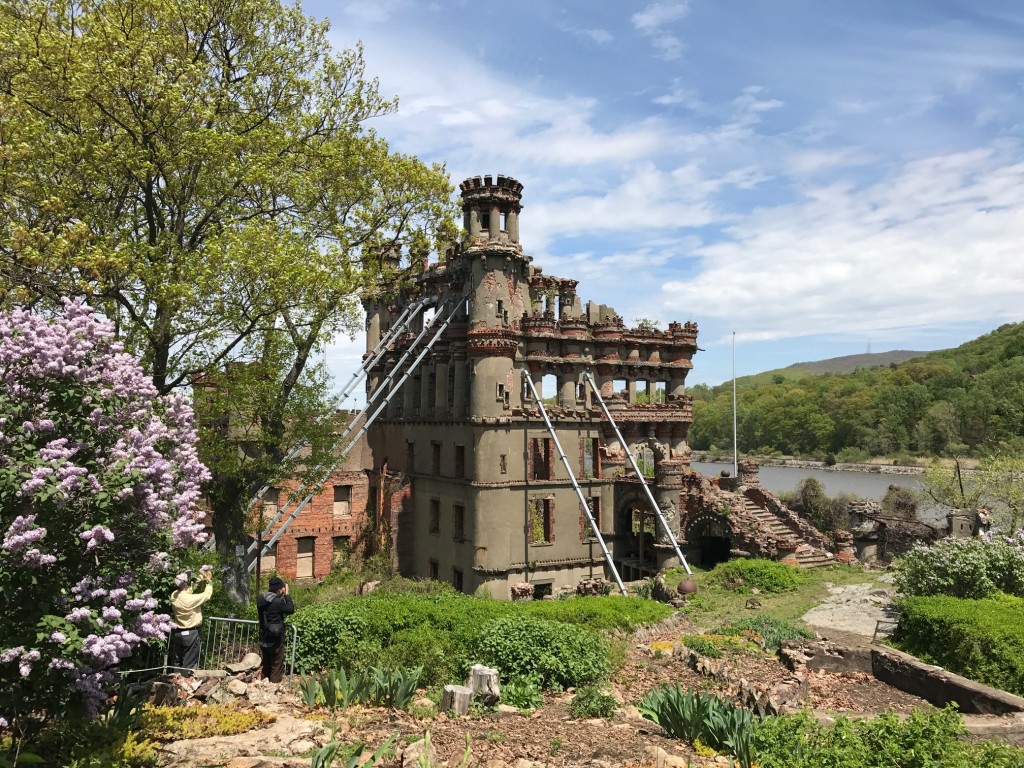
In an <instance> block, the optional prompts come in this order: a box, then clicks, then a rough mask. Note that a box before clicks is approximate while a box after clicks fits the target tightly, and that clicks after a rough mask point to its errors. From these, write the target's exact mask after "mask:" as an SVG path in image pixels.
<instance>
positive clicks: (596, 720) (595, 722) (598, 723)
mask: <svg viewBox="0 0 1024 768" xmlns="http://www.w3.org/2000/svg"><path fill="white" fill-rule="evenodd" d="M583 724H584V725H592V726H594V727H595V728H601V727H603V726H605V725H608V722H607V721H606V720H605V719H604V718H603V717H592V718H590V719H589V720H584V721H583Z"/></svg>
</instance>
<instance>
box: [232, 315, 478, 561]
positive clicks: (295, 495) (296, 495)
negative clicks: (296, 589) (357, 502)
mask: <svg viewBox="0 0 1024 768" xmlns="http://www.w3.org/2000/svg"><path fill="white" fill-rule="evenodd" d="M465 300H466V296H463V297H462V299H461V300H460V301H459V303H458V304H456V306H455V309H456V311H457V310H458V308H459V307H460V306H462V302H464V301H465ZM454 314H455V313H454V312H453V313H452V317H454ZM440 316H441V315H440V313H439V312H438V313H437V314H435V315H434V316H433V317H432V318H431V319H430V322H429V323H427V324H426V325H425V326H424V327H423V330H421V331H420V332H419V335H417V336H416V338H415V339H413V341H412V343H411V344H410V345H409V347H408V349H406V351H405V354H403V355H402V357H401V358H399V360H398V362H397V363H396V364H395V366H394V368H392V369H391V370H390V371H389V372H388V375H387V376H386V377H385V378H384V380H383V381H381V383H380V385H379V386H378V387H377V389H375V390H374V391H373V392H372V393H370V397H369V398H367V401H366V405H365V406H364V407H363V409H362V410H361V411H360V412H359V413H357V414H356V415H355V417H354V418H353V419H352V420H351V421H350V422H349V423H348V424H347V425H346V426H345V429H344V431H343V432H342V433H341V435H340V436H339V437H338V439H337V440H335V441H334V443H333V444H332V445H331V449H330V450H331V452H332V453H333V452H334V451H336V450H338V448H339V447H341V446H342V445H344V443H345V441H346V440H347V439H348V436H349V435H350V434H352V430H353V429H354V428H355V425H356V424H357V423H358V422H359V421H360V420H361V419H362V418H363V417H364V416H365V415H366V414H367V412H368V411H369V410H370V408H371V407H372V406H373V405H374V404H376V402H377V400H378V399H379V398H380V396H381V393H383V392H384V391H385V390H386V389H387V384H388V382H390V381H391V379H392V378H394V375H395V372H396V371H397V370H398V369H400V368H401V367H402V364H403V363H405V361H406V360H408V359H409V355H411V354H412V352H413V350H414V349H415V348H416V345H417V344H419V343H420V341H422V340H423V337H424V336H426V335H427V334H428V333H429V332H430V329H431V328H432V327H433V325H434V323H436V322H437V321H438V319H439V318H440ZM412 319H413V318H412V317H410V318H409V321H412ZM445 327H447V323H445ZM392 330H394V329H392ZM396 336H397V334H396ZM404 380H405V379H403V381H404ZM390 399H391V394H388V395H387V397H386V398H385V400H384V402H385V403H386V402H387V401H388V400H390ZM374 417H376V414H374ZM360 434H362V433H360ZM302 447H303V446H300V447H299V450H301V448H302ZM348 450H349V449H346V450H345V452H344V453H343V454H342V458H344V456H345V455H346V454H347V453H348ZM338 463H340V460H339V462H336V463H335V464H334V465H333V466H337V464H338ZM333 466H332V471H333ZM269 487H270V486H266V487H265V488H264V489H263V491H262V492H261V493H260V494H259V495H260V496H262V495H263V493H266V490H267V488H269ZM309 487H310V483H308V482H306V479H305V478H303V480H302V482H301V483H299V486H298V487H297V488H296V489H295V490H294V491H292V492H291V494H289V495H288V499H287V501H285V503H284V504H282V505H281V506H280V507H278V509H277V513H276V514H275V515H274V517H273V518H271V520H270V522H269V523H267V525H266V527H265V528H264V529H263V532H262V535H261V536H260V539H259V540H260V541H262V540H263V536H266V535H267V534H269V533H270V531H272V530H273V528H274V526H275V525H277V521H278V520H280V519H281V518H282V517H283V516H284V513H285V512H286V511H287V510H288V507H289V506H290V505H292V504H294V503H295V502H297V501H298V500H299V499H300V498H302V494H303V493H304V492H305V491H306V489H307V488H309ZM257 498H259V497H257ZM254 501H255V500H254ZM253 503H254V502H250V505H249V507H248V508H247V510H246V511H248V509H251V508H252V504H253ZM291 519H294V518H291ZM275 540H276V539H275ZM257 546H259V542H258V541H253V543H252V544H250V545H249V546H248V548H247V549H246V551H245V554H246V557H249V556H251V555H252V553H253V552H255V551H256V547H257ZM269 546H270V545H269V544H267V547H269ZM250 570H251V569H250Z"/></svg>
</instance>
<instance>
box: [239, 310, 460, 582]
mask: <svg viewBox="0 0 1024 768" xmlns="http://www.w3.org/2000/svg"><path fill="white" fill-rule="evenodd" d="M467 298H469V294H468V293H466V294H464V295H463V296H462V298H460V299H459V300H458V301H457V302H456V303H455V306H454V307H453V308H452V311H451V312H449V313H448V315H447V316H446V317H445V319H444V321H443V322H442V323H441V325H440V326H439V327H438V329H437V331H436V332H435V333H434V335H433V336H432V337H431V339H430V341H429V342H427V345H426V346H425V347H424V348H423V350H422V351H421V352H420V354H419V355H418V356H417V357H416V359H415V360H414V361H413V362H412V363H411V364H410V365H409V368H408V369H407V370H406V372H405V374H404V375H403V376H402V378H401V379H399V380H398V383H397V384H396V385H395V387H394V389H393V390H392V391H391V392H389V393H388V394H387V395H386V396H385V397H384V401H383V402H382V403H381V404H380V405H379V406H378V407H377V409H376V410H375V411H374V412H373V413H372V414H370V416H369V418H368V419H367V420H366V422H365V423H364V424H363V426H362V428H361V429H360V430H359V432H358V433H357V434H356V436H355V437H354V438H352V441H351V442H350V443H349V444H348V445H346V446H345V447H344V448H343V449H342V450H341V453H339V454H338V456H337V457H336V458H335V459H334V461H333V462H332V463H331V465H330V466H328V467H327V468H326V470H324V469H323V468H324V465H320V467H315V468H314V469H313V472H317V471H318V470H320V471H319V473H318V479H317V481H316V482H315V483H307V482H305V481H303V485H304V486H305V487H306V488H311V490H310V491H309V492H308V493H307V494H306V496H305V498H303V500H302V502H301V503H299V504H298V505H297V506H296V507H295V509H294V510H292V512H291V514H290V515H289V516H288V519H287V520H285V521H284V524H283V525H282V526H281V527H280V528H278V530H277V533H275V534H274V535H273V536H271V537H270V541H268V542H267V543H266V544H265V545H264V546H263V554H266V552H267V550H269V549H270V548H271V547H272V546H274V544H276V543H277V540H278V539H280V538H281V536H282V535H283V534H284V532H285V531H286V530H288V527H289V526H290V525H291V524H292V522H293V521H294V520H295V518H296V517H298V516H299V513H300V512H301V511H302V510H303V509H305V507H306V505H307V504H309V502H310V501H312V499H313V496H314V495H316V488H317V487H318V486H319V485H320V484H321V483H323V482H325V481H326V480H327V478H329V477H330V476H331V473H332V472H333V471H334V470H335V468H337V466H338V465H339V464H341V462H343V461H344V460H345V457H346V456H348V453H349V451H351V450H352V448H353V447H354V446H355V445H356V443H358V442H359V439H360V438H361V437H362V436H363V434H364V433H365V432H366V431H367V430H368V429H369V428H370V425H371V424H373V422H374V421H375V420H376V419H377V417H378V416H379V415H380V413H381V411H383V410H384V408H386V407H387V404H388V401H389V400H391V398H392V397H393V396H394V395H395V394H397V393H398V391H399V390H401V388H402V385H403V384H404V383H405V381H406V379H408V378H409V376H411V375H412V373H413V371H415V370H416V368H417V367H418V366H419V364H420V363H421V362H423V359H424V358H425V357H426V356H427V354H428V353H429V352H430V350H431V349H432V348H433V346H434V344H436V343H437V340H438V339H440V338H441V334H443V333H444V332H445V330H446V329H447V328H448V326H449V325H451V322H452V320H454V319H455V315H456V314H458V312H459V310H460V309H461V308H462V305H463V304H464V303H465V302H466V299H467ZM440 316H441V313H440V312H438V313H437V314H436V315H435V316H434V317H433V318H432V319H431V323H430V326H428V328H429V327H431V326H433V324H434V323H435V322H436V321H437V319H438V318H439V317H440ZM424 330H426V329H424ZM421 336H422V334H421ZM419 338H420V337H417V341H418V339H419ZM414 344H415V342H414ZM411 349H412V347H410V351H411ZM407 356H408V352H407V353H406V356H405V357H407ZM405 357H403V358H402V360H400V361H399V363H398V366H396V368H397V367H399V366H400V365H401V363H402V361H403V360H405ZM393 373H394V371H392V374H393ZM389 378H390V375H389ZM378 389H379V390H383V389H384V387H383V386H381V387H379V388H378ZM369 406H370V404H369V403H367V407H366V408H365V409H364V410H363V411H362V412H361V413H360V416H362V414H364V413H366V411H367V410H369ZM354 423H355V420H353V422H352V424H354ZM351 426H352V425H351V424H350V425H349V429H347V430H346V431H345V433H344V434H343V435H342V436H341V438H339V439H338V440H337V441H336V442H335V444H334V445H335V446H337V445H339V444H340V443H341V442H342V441H343V440H344V439H345V438H346V437H347V436H348V434H349V433H350V432H351ZM332 450H333V447H332ZM282 513H283V510H278V514H277V516H276V517H275V518H274V521H273V522H272V523H271V526H272V525H273V524H274V523H276V522H277V520H279V519H280V517H281V514H282ZM269 530H270V526H268V527H267V529H266V530H265V531H264V533H263V535H266V533H267V532H268V531H269ZM257 545H258V542H254V543H253V546H252V547H251V549H250V550H249V551H248V552H247V554H250V553H251V551H252V550H255V548H256V546H257ZM255 567H256V563H255V561H253V562H251V563H249V566H248V570H249V572H250V573H251V572H252V571H253V569H255Z"/></svg>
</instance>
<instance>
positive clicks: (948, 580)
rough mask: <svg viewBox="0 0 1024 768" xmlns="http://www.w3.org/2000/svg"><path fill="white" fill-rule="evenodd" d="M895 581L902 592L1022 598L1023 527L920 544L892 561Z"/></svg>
mask: <svg viewBox="0 0 1024 768" xmlns="http://www.w3.org/2000/svg"><path fill="white" fill-rule="evenodd" d="M895 583H896V587H897V589H899V591H900V592H901V593H902V594H904V595H906V596H907V597H927V596H931V595H948V596H949V597H960V598H968V599H981V598H985V597H992V596H993V595H995V594H997V593H999V592H1004V593H1006V594H1009V595H1016V596H1017V597H1024V531H1018V532H1017V533H1016V534H1014V535H1013V536H995V535H989V534H986V535H985V536H979V537H974V538H969V539H960V538H953V537H950V538H945V539H942V540H940V541H937V542H936V543H934V544H932V545H930V546H925V545H921V544H919V545H917V546H915V547H914V548H913V549H912V550H910V551H909V552H907V553H906V554H905V555H903V557H901V558H900V559H899V561H898V562H897V564H896V582H895Z"/></svg>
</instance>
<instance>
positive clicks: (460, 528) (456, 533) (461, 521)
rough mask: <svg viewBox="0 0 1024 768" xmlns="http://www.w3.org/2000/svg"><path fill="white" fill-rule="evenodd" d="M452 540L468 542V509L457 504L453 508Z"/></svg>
mask: <svg viewBox="0 0 1024 768" xmlns="http://www.w3.org/2000/svg"><path fill="white" fill-rule="evenodd" d="M452 523H453V525H452V528H453V533H452V538H453V539H455V541H465V540H466V508H465V507H463V506H461V505H459V504H456V505H455V506H453V507H452Z"/></svg>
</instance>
